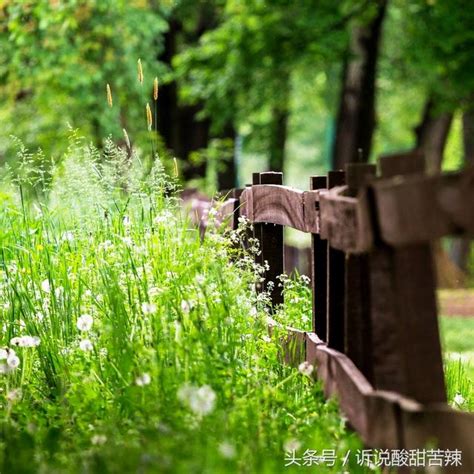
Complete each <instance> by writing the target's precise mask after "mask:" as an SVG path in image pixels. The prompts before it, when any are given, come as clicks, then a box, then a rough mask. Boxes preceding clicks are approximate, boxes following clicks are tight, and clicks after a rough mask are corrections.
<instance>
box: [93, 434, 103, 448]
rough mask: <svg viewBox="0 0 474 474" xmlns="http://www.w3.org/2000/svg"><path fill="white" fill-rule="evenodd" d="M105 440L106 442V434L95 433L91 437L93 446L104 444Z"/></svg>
mask: <svg viewBox="0 0 474 474" xmlns="http://www.w3.org/2000/svg"><path fill="white" fill-rule="evenodd" d="M106 442H107V436H105V435H100V434H96V435H94V436H92V438H91V443H92V444H93V445H95V446H100V445H102V444H105V443H106Z"/></svg>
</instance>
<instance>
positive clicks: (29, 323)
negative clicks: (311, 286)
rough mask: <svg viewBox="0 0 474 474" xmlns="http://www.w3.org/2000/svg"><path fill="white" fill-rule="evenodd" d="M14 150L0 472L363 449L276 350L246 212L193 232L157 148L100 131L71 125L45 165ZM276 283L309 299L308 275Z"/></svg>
mask: <svg viewBox="0 0 474 474" xmlns="http://www.w3.org/2000/svg"><path fill="white" fill-rule="evenodd" d="M18 159H19V163H20V166H19V167H18V170H19V171H17V172H16V174H15V175H12V174H10V176H6V177H5V178H4V186H3V188H2V194H1V200H0V203H1V211H0V242H1V245H0V246H1V262H0V265H1V267H0V318H1V328H2V343H1V345H2V349H1V350H0V358H1V360H0V364H1V365H0V368H1V372H2V375H1V378H0V384H1V385H0V390H1V391H0V403H1V405H2V418H1V442H0V450H1V451H0V466H1V467H0V470H1V471H2V472H16V473H19V472H48V473H51V472H101V473H103V472H235V471H239V472H279V471H284V470H291V469H290V468H285V451H289V450H291V449H296V450H297V451H298V452H299V454H300V455H302V454H303V452H304V451H305V450H306V449H316V450H319V451H321V450H323V449H334V450H335V451H336V453H337V454H338V455H340V456H341V457H342V456H343V455H344V454H345V453H346V452H347V450H349V449H350V450H352V452H355V450H357V449H358V448H361V442H360V441H359V439H358V438H357V436H356V435H354V434H352V433H350V432H348V430H347V428H346V427H345V422H344V419H343V418H341V417H340V414H339V412H338V408H337V403H336V402H334V401H329V402H327V401H325V400H324V398H323V394H322V390H321V387H320V386H319V384H317V383H316V384H314V383H313V382H312V380H311V379H310V377H308V375H306V374H305V373H301V372H299V371H298V370H295V369H291V368H288V367H285V366H283V365H282V364H281V361H280V359H279V354H278V337H279V334H278V331H277V330H276V331H275V332H274V333H273V334H271V335H270V334H269V333H268V330H267V320H266V318H267V317H268V309H267V301H266V296H265V294H263V295H259V296H257V294H256V292H255V289H254V288H255V282H256V281H257V279H259V278H260V274H261V268H259V267H256V266H255V264H254V259H253V256H252V255H251V254H246V253H244V252H243V250H242V249H241V246H239V245H237V246H236V243H237V244H238V243H239V242H240V240H241V238H242V236H243V232H244V229H245V225H246V224H245V223H242V226H243V227H242V228H241V229H239V230H238V231H237V232H235V233H234V234H233V235H231V236H224V235H223V233H222V232H220V231H219V229H216V230H213V229H212V227H211V228H210V229H209V231H208V232H207V235H206V238H205V239H204V240H203V241H201V239H200V236H199V232H198V231H197V229H195V228H194V227H193V226H192V225H191V224H190V222H189V221H188V219H187V217H186V215H184V214H183V212H182V211H181V209H180V205H179V201H178V199H177V197H176V194H175V192H176V188H177V184H176V179H175V178H174V177H169V176H167V175H165V173H164V171H163V168H162V166H161V164H160V161H159V159H156V160H154V161H153V162H151V161H149V160H143V161H142V159H141V158H140V156H138V154H136V153H134V152H133V153H132V154H130V153H128V151H127V150H126V149H122V148H119V147H116V146H115V145H113V143H112V142H110V141H109V142H107V144H106V146H105V148H104V151H103V153H99V152H98V151H97V150H96V149H95V148H94V147H93V146H91V145H89V144H88V143H87V142H86V141H84V140H83V139H81V138H79V137H78V136H77V135H75V134H74V133H71V138H70V145H69V149H68V152H67V154H66V156H65V158H64V160H63V161H62V163H61V165H58V166H57V165H55V164H54V163H49V162H48V163H46V164H45V167H46V166H47V167H48V168H49V170H50V173H42V172H41V167H37V166H35V167H30V166H29V163H30V162H31V161H32V160H34V161H35V163H37V161H38V157H32V156H31V155H30V154H29V152H28V151H27V150H26V149H24V148H21V147H20V150H19V158H18ZM210 218H211V220H212V213H211V216H210ZM236 253H239V259H235V258H232V257H234V256H235V254H236ZM285 285H286V287H287V292H288V297H289V298H290V299H291V301H292V304H291V307H292V311H293V313H291V314H293V315H294V317H295V318H296V315H297V313H298V310H300V313H299V314H300V316H301V314H308V295H309V293H308V291H309V290H308V289H307V287H306V286H305V282H304V279H303V280H302V279H296V280H294V279H293V280H290V279H288V280H287V282H286V283H285ZM283 314H284V313H281V314H280V315H277V317H283ZM303 372H305V371H303ZM350 462H351V463H355V457H354V458H353V459H351V461H350ZM340 463H341V460H339V459H338V460H337V461H336V467H334V468H330V469H329V471H333V470H334V469H342V468H341V466H340ZM337 466H339V468H338V467H337ZM348 467H349V466H348ZM356 471H357V466H356V465H354V466H352V467H350V472H356ZM320 472H324V470H323V468H321V470H320Z"/></svg>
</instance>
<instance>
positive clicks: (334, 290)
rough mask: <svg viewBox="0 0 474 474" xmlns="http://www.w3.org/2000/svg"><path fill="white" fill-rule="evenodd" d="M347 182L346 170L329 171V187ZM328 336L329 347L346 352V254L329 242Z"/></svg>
mask: <svg viewBox="0 0 474 474" xmlns="http://www.w3.org/2000/svg"><path fill="white" fill-rule="evenodd" d="M344 184H345V173H344V171H330V172H329V173H328V189H331V188H334V187H336V186H342V185H344ZM327 248H328V250H327V262H328V263H327V276H328V277H327V336H326V341H327V344H328V347H331V348H332V349H336V350H337V351H340V352H344V293H345V290H344V282H345V277H344V273H345V272H344V270H345V254H344V252H342V251H341V250H337V249H334V248H332V247H331V246H330V245H329V242H328V243H327Z"/></svg>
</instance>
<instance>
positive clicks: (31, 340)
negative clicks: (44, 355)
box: [10, 336, 40, 347]
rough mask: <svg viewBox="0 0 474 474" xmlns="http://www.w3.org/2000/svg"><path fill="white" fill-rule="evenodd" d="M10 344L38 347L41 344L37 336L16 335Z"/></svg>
mask: <svg viewBox="0 0 474 474" xmlns="http://www.w3.org/2000/svg"><path fill="white" fill-rule="evenodd" d="M10 344H11V345H12V346H18V347H36V346H39V344H40V338H39V337H37V336H21V337H14V338H13V339H12V340H11V341H10Z"/></svg>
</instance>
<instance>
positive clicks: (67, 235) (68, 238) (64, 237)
mask: <svg viewBox="0 0 474 474" xmlns="http://www.w3.org/2000/svg"><path fill="white" fill-rule="evenodd" d="M61 240H62V241H63V242H73V241H74V234H73V233H72V232H71V231H70V230H68V231H66V232H64V233H63V235H62V237H61Z"/></svg>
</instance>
